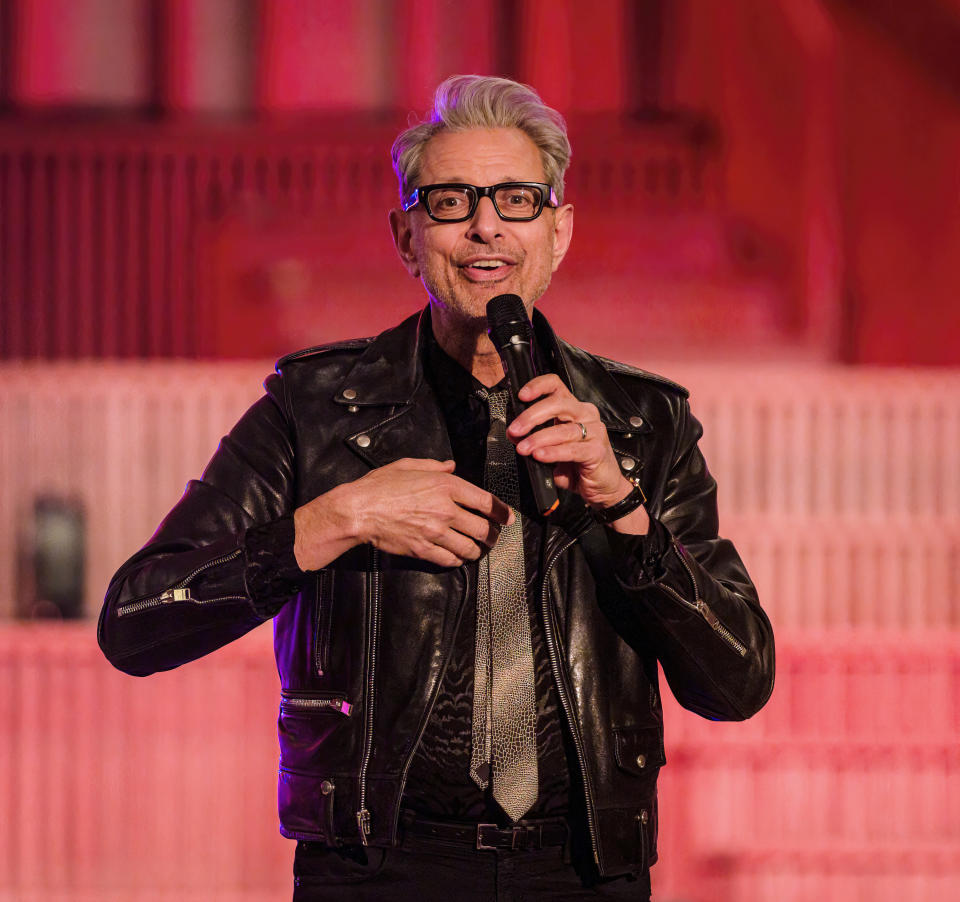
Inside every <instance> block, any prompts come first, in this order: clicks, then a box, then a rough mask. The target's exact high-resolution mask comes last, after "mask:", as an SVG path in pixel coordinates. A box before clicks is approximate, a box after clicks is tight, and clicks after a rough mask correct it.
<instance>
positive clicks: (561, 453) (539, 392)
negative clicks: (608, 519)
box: [507, 373, 649, 533]
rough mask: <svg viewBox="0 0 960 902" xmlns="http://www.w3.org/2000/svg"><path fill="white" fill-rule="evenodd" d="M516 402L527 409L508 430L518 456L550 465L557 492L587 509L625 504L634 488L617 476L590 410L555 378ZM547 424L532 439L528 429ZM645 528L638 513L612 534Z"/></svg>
mask: <svg viewBox="0 0 960 902" xmlns="http://www.w3.org/2000/svg"><path fill="white" fill-rule="evenodd" d="M518 397H519V398H520V400H521V401H523V402H524V403H526V404H529V405H530V406H529V407H528V408H527V409H526V410H525V411H523V413H521V414H520V415H519V416H518V417H517V418H516V419H515V420H514V421H513V422H512V423H510V425H509V426H508V427H507V435H508V436H509V437H510V439H511V440H512V441H514V442H516V445H517V453H518V454H523V455H532V456H533V457H534V458H535V459H536V460H539V461H542V462H543V463H545V464H553V465H554V470H553V480H554V482H555V483H556V485H557V487H558V488H561V489H568V490H569V491H572V492H576V493H577V494H578V495H580V497H581V498H583V500H584V501H586V503H587V504H589V505H590V506H591V507H595V508H605V507H611V506H612V505H614V504H616V503H617V502H618V501H620V500H622V499H623V498H626V496H627V495H628V494H629V493H630V492H631V491H632V489H633V485H632V484H631V483H630V482H629V480H628V479H627V478H626V477H625V476H624V475H623V473H622V472H621V471H620V466H619V464H618V463H617V458H616V455H615V454H614V453H613V448H612V447H611V446H610V439H609V437H608V436H607V430H606V427H605V426H604V425H603V423H602V422H601V420H600V414H599V412H598V411H597V408H596V407H595V406H594V405H593V404H590V403H588V402H585V401H579V400H577V398H575V397H574V396H573V395H572V394H571V393H570V390H569V389H568V388H567V387H566V385H564V384H563V382H562V381H561V380H560V377H559V376H557V375H556V374H555V373H547V374H544V375H542V376H537V377H536V378H534V379H531V380H530V381H529V382H528V383H527V384H526V385H524V386H523V388H521V389H520V391H519V393H518ZM538 399H539V400H538ZM550 420H554V421H555V422H554V423H553V424H552V425H549V426H545V427H544V428H543V429H538V430H537V431H536V432H534V433H532V434H531V432H530V430H531V429H534V428H535V427H537V426H539V425H541V424H542V423H547V422H549V421H550ZM581 426H582V427H583V429H581ZM584 430H585V432H586V437H584ZM648 525H649V521H648V519H647V515H646V512H645V511H644V510H643V508H642V507H640V508H637V510H636V511H635V512H634V513H633V514H631V515H627V517H624V518H623V520H622V521H620V520H617V521H615V524H614V528H618V527H619V529H620V530H621V531H625V532H636V533H645V532H646V531H647V527H648Z"/></svg>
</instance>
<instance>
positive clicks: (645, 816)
mask: <svg viewBox="0 0 960 902" xmlns="http://www.w3.org/2000/svg"><path fill="white" fill-rule="evenodd" d="M649 820H650V815H649V814H648V813H647V809H646V808H644V809H643V811H641V812H640V823H641V824H645V823H647V822H648V821H649Z"/></svg>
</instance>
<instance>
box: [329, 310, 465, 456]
mask: <svg viewBox="0 0 960 902" xmlns="http://www.w3.org/2000/svg"><path fill="white" fill-rule="evenodd" d="M429 316H430V312H429V307H427V308H425V309H424V310H422V311H420V313H417V314H414V315H413V316H410V317H408V318H407V319H405V320H404V321H403V322H402V323H400V325H399V326H397V327H396V328H394V329H389V330H388V331H386V332H383V333H381V334H380V335H378V336H377V337H376V338H375V339H374V340H373V341H372V342H371V343H370V344H369V345H368V347H367V348H366V349H365V350H364V352H363V353H362V354H361V355H360V357H359V358H358V359H357V361H356V363H355V364H354V365H353V366H352V367H351V369H350V370H349V372H348V373H347V375H346V376H345V377H344V379H343V381H342V382H341V383H340V384H339V385H338V386H337V390H336V392H335V394H334V398H333V400H334V403H336V404H338V405H341V406H343V407H344V408H345V409H347V410H355V411H356V412H357V414H358V417H359V419H358V423H360V424H363V425H362V426H361V428H359V429H358V430H357V431H356V432H354V433H352V434H351V435H348V436H347V437H346V439H344V441H345V443H346V445H347V447H348V448H350V450H351V451H353V452H354V453H355V454H357V455H359V456H360V457H361V458H362V459H363V460H364V461H366V462H367V463H368V464H369V465H370V466H371V467H374V468H376V467H382V466H384V465H385V464H389V463H392V462H393V461H395V460H400V459H401V458H405V457H418V458H432V459H433V460H448V459H449V458H450V457H451V456H452V451H451V448H450V439H449V437H448V436H447V429H446V426H445V424H444V422H443V418H442V416H441V414H440V407H439V405H438V404H437V401H436V398H435V397H434V394H433V390H432V389H431V388H430V385H429V383H428V382H427V380H426V379H425V378H424V373H423V343H424V341H425V339H426V329H428V328H429V327H430V326H429ZM411 350H412V351H413V353H411Z"/></svg>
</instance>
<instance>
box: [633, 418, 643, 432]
mask: <svg viewBox="0 0 960 902" xmlns="http://www.w3.org/2000/svg"><path fill="white" fill-rule="evenodd" d="M630 425H631V426H633V428H634V429H639V428H640V427H641V426H642V425H643V417H630Z"/></svg>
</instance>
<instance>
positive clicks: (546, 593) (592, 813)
mask: <svg viewBox="0 0 960 902" xmlns="http://www.w3.org/2000/svg"><path fill="white" fill-rule="evenodd" d="M576 541H577V540H576V539H575V538H572V539H570V540H569V541H568V542H567V543H566V544H564V545H562V546H561V547H560V548H559V549H558V550H557V552H556V554H554V556H553V557H552V558H551V559H550V560H549V561H548V562H547V565H546V567H544V569H543V577H542V579H543V584H542V588H541V607H542V612H543V633H544V638H545V639H546V641H547V653H548V654H549V656H550V668H551V670H552V671H553V679H554V681H555V682H556V684H557V695H559V697H560V704H561V705H562V706H563V713H564V714H565V715H566V718H567V723H569V724H570V734H571V735H572V736H573V744H574V747H575V748H576V752H577V760H578V762H579V764H580V773H581V774H582V775H583V789H584V793H585V795H586V802H587V829H588V830H589V832H590V846H591V848H592V849H593V860H594V862H596V864H597V867H599V866H600V844H599V841H598V839H597V815H596V810H595V808H594V804H593V792H592V790H591V788H590V773H589V772H588V770H587V760H586V755H584V753H583V739H582V738H581V736H580V724H579V722H577V721H576V720H575V719H574V717H573V708H572V706H571V705H570V697H569V695H568V694H567V683H566V676H565V674H564V672H563V668H562V667H561V665H560V655H559V652H558V651H557V642H556V636H555V635H554V632H553V619H552V618H551V614H550V582H549V576H550V571H551V570H552V569H553V567H554V565H555V564H556V563H557V561H558V560H559V558H560V555H561V554H563V553H564V552H565V551H566V550H567V549H568V548H570V546H571V545H573V544H575V543H576Z"/></svg>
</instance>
